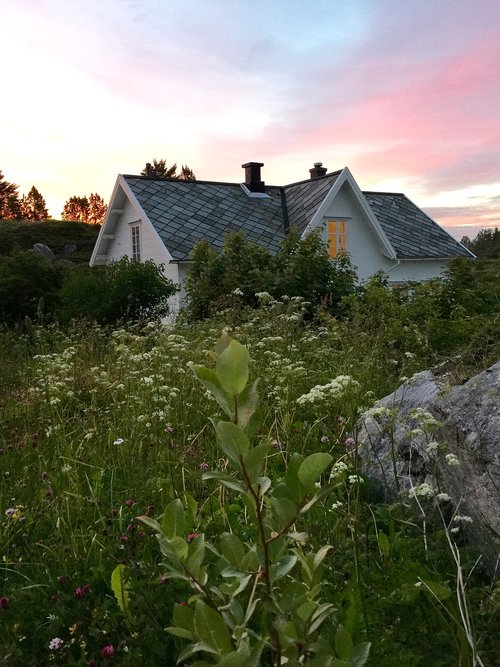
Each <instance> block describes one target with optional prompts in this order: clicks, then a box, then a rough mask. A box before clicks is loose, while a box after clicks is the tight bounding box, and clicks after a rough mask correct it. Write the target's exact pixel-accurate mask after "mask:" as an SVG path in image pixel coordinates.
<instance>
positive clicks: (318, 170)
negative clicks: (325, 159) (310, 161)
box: [309, 162, 327, 180]
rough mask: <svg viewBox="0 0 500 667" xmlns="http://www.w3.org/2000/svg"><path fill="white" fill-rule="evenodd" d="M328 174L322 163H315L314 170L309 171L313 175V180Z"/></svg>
mask: <svg viewBox="0 0 500 667" xmlns="http://www.w3.org/2000/svg"><path fill="white" fill-rule="evenodd" d="M326 172H327V168H326V167H323V163H322V162H315V163H314V167H313V168H312V169H309V173H310V174H311V180H314V179H315V178H321V177H322V176H324V175H325V174H326Z"/></svg>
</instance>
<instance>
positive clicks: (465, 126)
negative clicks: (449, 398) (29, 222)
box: [0, 0, 500, 238]
mask: <svg viewBox="0 0 500 667" xmlns="http://www.w3.org/2000/svg"><path fill="white" fill-rule="evenodd" d="M0 58H1V62H2V104H1V108H2V113H1V115H0V119H1V122H0V169H1V170H2V171H3V174H4V176H5V178H6V180H7V181H10V182H13V183H17V184H18V185H19V189H20V193H27V191H28V190H29V189H30V188H31V186H32V185H35V186H36V187H37V188H38V190H39V191H40V192H41V193H42V194H43V196H44V197H45V199H46V201H47V204H48V207H49V211H50V213H51V215H52V216H53V217H56V218H59V217H60V213H61V210H62V207H63V205H64V202H65V201H66V199H68V198H69V197H70V196H72V195H83V194H87V195H88V194H90V193H91V192H98V193H99V194H100V195H101V196H103V197H104V199H105V200H108V199H109V197H110V195H111V191H112V189H113V185H114V182H115V179H116V176H117V174H118V173H139V172H140V171H141V169H142V168H143V167H144V164H145V163H146V162H148V161H149V162H150V161H152V160H153V158H166V159H167V162H168V163H173V162H177V163H178V164H179V165H180V164H181V163H184V164H188V165H189V166H190V167H191V168H192V169H193V170H194V172H195V174H196V176H197V178H198V179H206V180H220V181H232V182H239V181H241V180H242V178H243V170H242V169H241V164H243V163H244V162H248V161H252V160H254V161H259V162H263V163H264V164H265V167H264V169H263V178H264V179H265V181H266V182H267V183H269V184H272V185H283V184H285V183H289V182H294V181H298V180H302V179H304V178H308V176H309V173H308V170H309V168H310V167H312V164H313V162H315V161H322V162H323V164H324V165H325V166H327V167H328V169H329V171H334V170H336V169H339V168H341V167H343V166H346V165H347V166H348V167H349V168H350V170H351V171H352V173H353V175H354V177H355V178H356V180H357V182H358V184H359V185H360V187H361V188H362V189H364V190H383V191H396V192H405V194H407V195H408V196H409V197H410V199H412V200H413V201H414V202H415V203H416V204H418V205H419V206H421V207H422V208H424V209H425V210H426V212H427V213H429V214H430V215H431V216H433V217H434V218H435V219H436V220H437V221H438V222H439V223H440V224H442V225H443V226H444V227H446V228H447V229H448V230H449V231H451V232H452V233H453V235H454V236H455V237H457V238H461V237H462V236H463V235H465V234H467V235H469V236H471V237H473V236H475V234H476V232H477V231H478V230H479V229H481V228H482V227H494V226H495V225H497V226H500V122H499V120H500V0H345V1H343V2H341V1H339V0H329V1H327V0H308V1H307V2H306V1H305V0H252V1H248V0H245V1H243V0H182V1H178V0H99V2H89V0H86V1H85V2H84V1H83V0H0Z"/></svg>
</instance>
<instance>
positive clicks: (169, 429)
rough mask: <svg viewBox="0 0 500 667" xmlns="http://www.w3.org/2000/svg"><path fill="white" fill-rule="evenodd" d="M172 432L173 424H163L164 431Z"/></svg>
mask: <svg viewBox="0 0 500 667" xmlns="http://www.w3.org/2000/svg"><path fill="white" fill-rule="evenodd" d="M173 432H174V429H173V426H172V425H171V424H167V425H166V426H165V433H173Z"/></svg>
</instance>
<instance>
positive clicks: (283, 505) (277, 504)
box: [271, 498, 299, 532]
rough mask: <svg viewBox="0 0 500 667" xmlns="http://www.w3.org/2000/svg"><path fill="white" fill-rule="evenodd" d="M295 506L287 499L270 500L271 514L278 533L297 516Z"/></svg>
mask: <svg viewBox="0 0 500 667" xmlns="http://www.w3.org/2000/svg"><path fill="white" fill-rule="evenodd" d="M298 513H299V512H298V509H297V505H296V504H295V503H293V502H292V501H291V500H289V499H288V498H271V514H272V517H273V519H274V521H275V523H276V530H277V531H278V532H279V531H280V530H281V529H283V528H284V527H285V526H288V525H290V522H291V521H293V520H294V519H295V518H296V517H297V515H298Z"/></svg>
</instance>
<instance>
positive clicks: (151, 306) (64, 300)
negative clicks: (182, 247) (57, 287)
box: [60, 257, 178, 324]
mask: <svg viewBox="0 0 500 667" xmlns="http://www.w3.org/2000/svg"><path fill="white" fill-rule="evenodd" d="M177 289H178V288H177V286H176V285H174V283H172V281H171V280H169V279H168V278H166V277H165V276H164V275H163V272H162V267H161V266H158V265H156V264H155V263H154V262H153V261H152V260H150V261H147V262H132V261H131V260H129V259H128V257H124V258H122V259H121V260H120V261H118V262H114V263H113V264H109V265H106V266H97V267H93V268H89V267H77V268H75V269H73V270H72V271H71V272H70V273H68V276H67V278H66V280H65V281H64V284H63V286H62V290H61V309H60V317H61V320H62V321H63V322H68V321H70V320H72V319H77V318H80V317H84V318H87V319H89V320H94V321H96V322H98V323H100V324H113V323H115V322H118V321H124V320H138V319H141V318H148V319H159V318H162V317H165V316H166V315H167V314H168V312H169V306H168V299H169V297H170V296H172V295H173V294H174V293H175V292H176V291H177Z"/></svg>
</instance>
